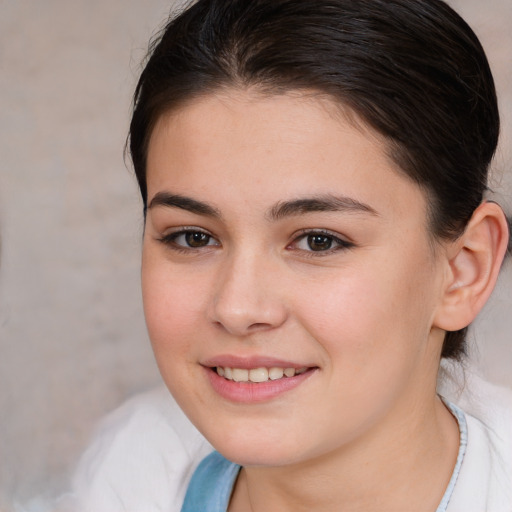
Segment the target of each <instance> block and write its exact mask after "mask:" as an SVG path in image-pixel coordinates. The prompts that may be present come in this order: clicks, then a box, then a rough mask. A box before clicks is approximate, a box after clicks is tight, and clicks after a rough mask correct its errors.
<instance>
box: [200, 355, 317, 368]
mask: <svg viewBox="0 0 512 512" xmlns="http://www.w3.org/2000/svg"><path fill="white" fill-rule="evenodd" d="M201 364H202V365H203V366H208V367H210V368H213V367H217V366H222V367H223V368H226V367H228V368H242V369H247V370H250V369H251V368H295V369H299V368H311V367H314V366H315V365H310V364H307V363H306V364H303V363H298V362H296V361H295V362H294V361H287V360H285V359H278V358H275V357H268V356H250V357H240V356H235V355H230V354H225V355H219V356H214V357H212V358H210V359H207V360H205V361H202V362H201Z"/></svg>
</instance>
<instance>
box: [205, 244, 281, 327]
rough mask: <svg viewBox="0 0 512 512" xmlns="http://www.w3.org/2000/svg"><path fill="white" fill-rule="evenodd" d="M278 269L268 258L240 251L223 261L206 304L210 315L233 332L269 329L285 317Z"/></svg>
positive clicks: (278, 324) (277, 325) (210, 317)
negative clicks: (212, 292) (240, 252)
mask: <svg viewBox="0 0 512 512" xmlns="http://www.w3.org/2000/svg"><path fill="white" fill-rule="evenodd" d="M278 276H279V269H273V268H272V263H271V262H270V261H269V259H268V258H264V257H261V256H259V257H258V256H255V255H249V254H239V255H237V256H236V257H233V258H231V259H230V260H229V261H226V262H224V266H223V269H222V271H221V272H219V276H218V279H217V282H216V287H215V291H214V294H213V297H212V298H211V301H210V305H209V319H210V321H212V322H213V323H215V324H217V325H218V326H220V327H222V328H223V329H225V330H226V331H227V332H229V333H230V334H233V335H235V336H247V335H249V334H252V333H254V332H257V331H265V330H271V329H274V328H276V327H279V326H280V325H282V324H283V323H284V322H285V321H286V318H287V314H288V312H287V307H286V304H285V302H284V300H283V298H282V295H281V290H280V286H279V284H280V283H279V277H278Z"/></svg>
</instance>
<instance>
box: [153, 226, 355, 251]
mask: <svg viewBox="0 0 512 512" xmlns="http://www.w3.org/2000/svg"><path fill="white" fill-rule="evenodd" d="M187 235H203V236H206V237H208V242H207V244H206V245H200V246H198V247H192V246H190V245H183V244H179V243H177V242H176V240H177V239H178V238H179V237H182V236H187ZM308 237H324V238H325V239H327V242H328V243H329V244H331V245H334V247H329V248H328V249H325V250H318V251H315V250H307V249H299V248H295V250H297V251H300V252H301V254H302V255H304V256H305V257H308V258H315V257H322V256H329V255H331V254H333V253H335V252H338V251H343V250H347V249H351V248H352V247H354V245H355V244H354V243H352V242H349V241H347V240H343V239H342V238H340V237H339V236H338V235H336V234H334V233H332V232H331V231H328V230H324V229H312V230H304V231H301V232H299V233H297V234H295V235H294V237H293V240H292V242H291V243H289V244H288V245H287V246H286V248H287V249H291V250H294V247H293V246H296V245H298V244H299V243H300V242H301V241H303V240H307V238H308ZM157 240H158V241H159V242H161V243H162V244H164V245H166V246H167V247H169V248H170V249H172V250H173V251H176V252H179V253H183V254H190V253H196V252H197V251H201V250H203V249H205V248H209V247H219V246H220V245H221V244H220V242H219V241H218V240H216V239H215V238H214V237H213V235H211V234H210V233H208V232H207V231H204V230H202V229H198V228H196V227H183V228H179V229H178V230H177V231H174V232H172V233H169V234H167V235H165V236H162V237H161V238H158V239H157ZM212 240H213V241H215V243H213V244H211V243H210V242H211V241H212ZM308 245H309V244H308ZM310 249H311V247H310Z"/></svg>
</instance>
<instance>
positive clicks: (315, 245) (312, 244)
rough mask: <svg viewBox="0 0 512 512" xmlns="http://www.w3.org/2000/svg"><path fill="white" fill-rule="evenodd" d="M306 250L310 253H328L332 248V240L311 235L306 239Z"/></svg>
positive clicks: (326, 236)
mask: <svg viewBox="0 0 512 512" xmlns="http://www.w3.org/2000/svg"><path fill="white" fill-rule="evenodd" d="M307 244H308V248H309V249H310V250H312V251H328V250H329V249H331V248H332V244H333V238H332V236H328V235H321V234H313V235H308V237H307Z"/></svg>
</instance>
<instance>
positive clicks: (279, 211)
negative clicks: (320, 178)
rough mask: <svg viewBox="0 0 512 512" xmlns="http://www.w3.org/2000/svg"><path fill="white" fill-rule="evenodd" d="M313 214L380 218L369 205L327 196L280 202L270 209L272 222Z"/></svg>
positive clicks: (269, 214) (344, 198) (350, 199)
mask: <svg viewBox="0 0 512 512" xmlns="http://www.w3.org/2000/svg"><path fill="white" fill-rule="evenodd" d="M312 212H346V213H366V214H370V215H373V216H378V213H377V211H376V210H374V209H373V208H372V207H371V206H370V205H368V204H365V203H361V202H360V201H357V200H355V199H352V198H350V197H344V196H334V195H330V194H327V195H323V196H318V197H317V196H315V197H305V198H299V199H295V200H292V201H283V202H279V203H277V204H276V205H275V206H273V207H272V208H271V209H270V211H269V213H268V217H269V218H270V219H271V220H279V219H282V218H284V217H291V216H294V215H302V214H304V213H312Z"/></svg>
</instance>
